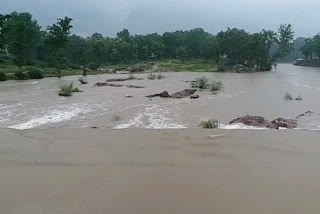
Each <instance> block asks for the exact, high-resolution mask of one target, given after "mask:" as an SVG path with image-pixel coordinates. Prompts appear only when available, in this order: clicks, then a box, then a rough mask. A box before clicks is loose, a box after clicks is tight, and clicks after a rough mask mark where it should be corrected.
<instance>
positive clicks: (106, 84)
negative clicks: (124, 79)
mask: <svg viewBox="0 0 320 214" xmlns="http://www.w3.org/2000/svg"><path fill="white" fill-rule="evenodd" d="M104 86H110V87H123V86H125V87H127V88H144V87H143V86H137V85H121V84H114V83H108V82H103V83H100V82H98V83H96V84H95V85H94V87H104Z"/></svg>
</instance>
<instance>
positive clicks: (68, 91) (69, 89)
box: [59, 82, 82, 97]
mask: <svg viewBox="0 0 320 214" xmlns="http://www.w3.org/2000/svg"><path fill="white" fill-rule="evenodd" d="M73 92H82V91H81V90H80V89H78V88H74V87H73V82H71V83H70V84H65V85H62V86H61V87H60V91H59V96H64V97H70V96H72V93H73Z"/></svg>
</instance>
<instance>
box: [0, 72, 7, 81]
mask: <svg viewBox="0 0 320 214" xmlns="http://www.w3.org/2000/svg"><path fill="white" fill-rule="evenodd" d="M6 80H7V75H6V74H5V73H4V72H3V71H0V81H6Z"/></svg>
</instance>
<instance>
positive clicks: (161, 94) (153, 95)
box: [146, 91, 170, 98]
mask: <svg viewBox="0 0 320 214" xmlns="http://www.w3.org/2000/svg"><path fill="white" fill-rule="evenodd" d="M146 97H148V98H152V97H162V98H168V97H170V95H169V93H168V92H167V91H163V92H161V93H160V94H152V95H149V96H146Z"/></svg>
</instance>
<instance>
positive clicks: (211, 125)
mask: <svg viewBox="0 0 320 214" xmlns="http://www.w3.org/2000/svg"><path fill="white" fill-rule="evenodd" d="M199 126H200V127H202V128H203V129H216V128H218V127H219V121H218V120H212V119H210V120H205V121H202V122H201V123H200V125H199Z"/></svg>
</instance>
